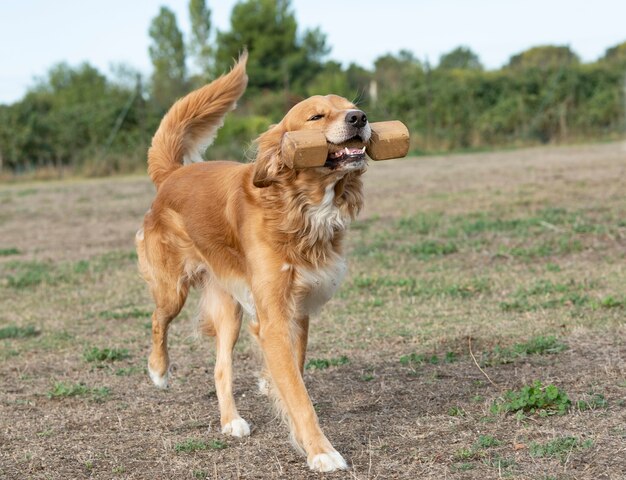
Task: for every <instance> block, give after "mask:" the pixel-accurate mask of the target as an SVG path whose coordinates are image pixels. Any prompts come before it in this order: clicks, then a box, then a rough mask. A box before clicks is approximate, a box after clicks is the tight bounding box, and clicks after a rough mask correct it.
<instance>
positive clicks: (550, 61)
mask: <svg viewBox="0 0 626 480" xmlns="http://www.w3.org/2000/svg"><path fill="white" fill-rule="evenodd" d="M578 63H580V59H579V58H578V55H576V53H575V52H574V51H573V50H572V49H571V48H570V47H569V46H565V45H564V46H556V45H543V46H539V47H533V48H529V49H528V50H525V51H523V52H521V53H518V54H517V55H513V56H512V57H511V59H510V60H509V63H508V65H507V67H508V68H512V69H524V68H538V69H540V70H551V69H552V70H555V69H559V68H562V67H567V66H571V65H577V64H578Z"/></svg>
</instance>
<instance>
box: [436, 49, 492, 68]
mask: <svg viewBox="0 0 626 480" xmlns="http://www.w3.org/2000/svg"><path fill="white" fill-rule="evenodd" d="M437 68H441V69H445V70H452V69H461V70H482V69H483V66H482V64H481V63H480V59H479V58H478V55H476V54H475V53H474V52H472V50H471V49H469V48H468V47H457V48H455V49H454V50H452V51H450V52H448V53H445V54H443V55H442V56H441V57H440V58H439V66H438V67H437Z"/></svg>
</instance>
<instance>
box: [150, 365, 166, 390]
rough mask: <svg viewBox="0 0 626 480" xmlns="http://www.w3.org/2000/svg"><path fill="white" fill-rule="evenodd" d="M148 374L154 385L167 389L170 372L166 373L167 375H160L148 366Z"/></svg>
mask: <svg viewBox="0 0 626 480" xmlns="http://www.w3.org/2000/svg"><path fill="white" fill-rule="evenodd" d="M148 374H149V375H150V380H152V383H154V384H155V385H156V386H157V387H158V388H162V389H165V388H167V381H168V379H169V371H167V372H165V375H160V374H158V373H157V372H155V371H154V370H152V368H150V365H148Z"/></svg>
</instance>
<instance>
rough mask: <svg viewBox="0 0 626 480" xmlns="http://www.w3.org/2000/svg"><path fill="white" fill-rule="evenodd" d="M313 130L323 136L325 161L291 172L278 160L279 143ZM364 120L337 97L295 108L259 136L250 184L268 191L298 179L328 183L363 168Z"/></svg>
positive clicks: (367, 128) (315, 99)
mask: <svg viewBox="0 0 626 480" xmlns="http://www.w3.org/2000/svg"><path fill="white" fill-rule="evenodd" d="M306 129H317V130H321V131H322V132H323V133H324V135H325V136H326V141H327V143H328V158H327V159H326V163H325V164H324V166H322V167H315V168H308V169H304V170H301V171H296V170H292V169H291V168H289V167H288V166H287V164H286V163H285V162H284V160H283V158H282V152H281V142H282V137H283V135H284V134H285V133H286V132H293V131H296V130H306ZM371 133H372V132H371V129H370V125H369V122H368V121H367V116H366V115H365V113H364V112H363V111H361V110H359V109H358V107H356V106H355V105H354V104H353V103H351V102H349V101H348V100H346V99H345V98H342V97H340V96H337V95H326V96H320V95H316V96H313V97H310V98H308V99H306V100H303V101H302V102H300V103H298V104H297V105H295V106H294V107H293V108H292V109H291V110H290V111H289V112H288V113H287V115H285V117H284V118H283V119H282V120H281V122H280V123H278V124H277V125H274V126H273V127H271V128H270V129H269V130H268V131H267V132H265V133H264V134H262V135H261V136H260V137H259V139H258V140H257V142H258V153H257V158H256V161H255V170H254V178H253V183H254V185H255V186H257V187H268V186H270V185H272V184H274V183H280V181H281V180H285V179H287V178H292V179H293V178H296V177H298V176H301V177H306V178H307V179H309V180H318V181H319V180H324V179H327V180H328V183H332V182H334V181H337V180H338V179H341V178H342V177H343V176H345V175H346V173H348V172H355V171H358V172H362V171H363V170H364V169H365V167H366V159H365V147H366V146H367V143H368V141H369V139H370V136H371Z"/></svg>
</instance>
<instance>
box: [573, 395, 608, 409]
mask: <svg viewBox="0 0 626 480" xmlns="http://www.w3.org/2000/svg"><path fill="white" fill-rule="evenodd" d="M608 405H609V402H608V401H607V399H606V398H605V396H604V395H602V394H601V393H591V394H589V395H588V396H587V397H586V398H583V399H580V400H577V401H576V408H578V409H579V410H581V411H584V410H597V409H599V408H607V407H608Z"/></svg>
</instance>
